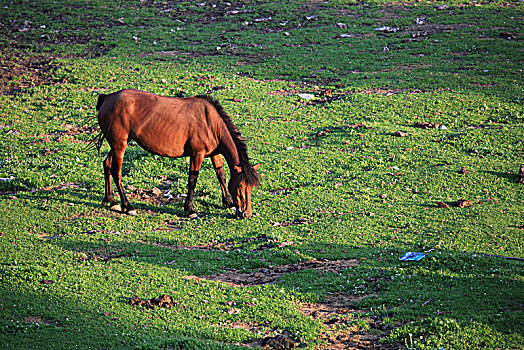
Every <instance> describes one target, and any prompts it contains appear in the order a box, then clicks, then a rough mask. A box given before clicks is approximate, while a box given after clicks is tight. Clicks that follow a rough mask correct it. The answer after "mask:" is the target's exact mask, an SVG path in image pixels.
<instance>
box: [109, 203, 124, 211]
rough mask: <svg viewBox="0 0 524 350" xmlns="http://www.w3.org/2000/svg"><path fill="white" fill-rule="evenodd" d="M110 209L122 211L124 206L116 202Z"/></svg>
mask: <svg viewBox="0 0 524 350" xmlns="http://www.w3.org/2000/svg"><path fill="white" fill-rule="evenodd" d="M109 210H112V211H119V212H121V211H122V207H121V206H120V204H115V205H113V206H111V208H109Z"/></svg>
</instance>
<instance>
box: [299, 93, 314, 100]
mask: <svg viewBox="0 0 524 350" xmlns="http://www.w3.org/2000/svg"><path fill="white" fill-rule="evenodd" d="M298 97H300V98H303V99H305V100H312V99H314V98H315V95H313V94H298Z"/></svg>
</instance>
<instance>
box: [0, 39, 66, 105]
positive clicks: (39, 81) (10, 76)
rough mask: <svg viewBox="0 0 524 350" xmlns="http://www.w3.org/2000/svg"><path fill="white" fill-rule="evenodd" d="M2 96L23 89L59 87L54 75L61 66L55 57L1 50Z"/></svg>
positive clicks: (0, 84)
mask: <svg viewBox="0 0 524 350" xmlns="http://www.w3.org/2000/svg"><path fill="white" fill-rule="evenodd" d="M0 51H1V55H0V94H2V95H13V94H16V93H18V92H19V91H20V90H21V89H24V88H29V87H34V86H39V85H58V84H61V82H58V81H54V80H53V79H52V73H53V72H54V71H55V70H56V69H57V68H58V67H59V66H60V65H59V64H58V63H56V62H54V60H55V57H52V56H50V57H44V56H39V55H35V56H26V55H24V54H22V53H21V52H17V51H14V50H6V49H2V48H0Z"/></svg>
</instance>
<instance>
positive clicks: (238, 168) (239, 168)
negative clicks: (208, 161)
mask: <svg viewBox="0 0 524 350" xmlns="http://www.w3.org/2000/svg"><path fill="white" fill-rule="evenodd" d="M233 168H234V169H235V171H236V172H237V173H239V174H240V173H241V172H242V168H241V167H239V166H238V165H235V166H234V167H233Z"/></svg>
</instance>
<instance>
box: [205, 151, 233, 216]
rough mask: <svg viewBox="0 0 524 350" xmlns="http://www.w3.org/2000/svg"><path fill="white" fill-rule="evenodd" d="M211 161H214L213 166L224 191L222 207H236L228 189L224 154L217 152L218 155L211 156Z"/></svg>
mask: <svg viewBox="0 0 524 350" xmlns="http://www.w3.org/2000/svg"><path fill="white" fill-rule="evenodd" d="M211 163H213V168H215V173H216V174H217V179H218V182H219V183H220V190H221V192H222V207H223V208H224V209H227V208H232V207H234V204H233V200H232V199H231V195H230V194H229V191H228V189H227V185H226V172H225V171H224V163H223V161H222V156H221V155H220V154H217V155H216V156H213V157H211Z"/></svg>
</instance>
